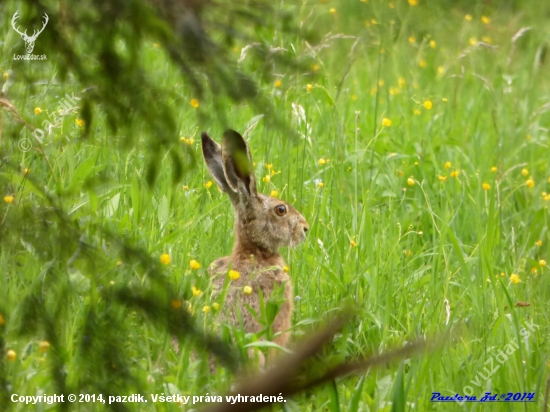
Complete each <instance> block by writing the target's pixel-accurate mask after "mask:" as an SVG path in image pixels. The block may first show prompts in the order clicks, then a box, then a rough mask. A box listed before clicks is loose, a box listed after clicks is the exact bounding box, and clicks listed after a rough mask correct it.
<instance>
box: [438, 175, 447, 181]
mask: <svg viewBox="0 0 550 412" xmlns="http://www.w3.org/2000/svg"><path fill="white" fill-rule="evenodd" d="M437 178H438V179H439V180H441V181H442V182H444V181H445V180H447V176H441V175H437Z"/></svg>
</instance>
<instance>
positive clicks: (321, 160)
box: [318, 157, 327, 166]
mask: <svg viewBox="0 0 550 412" xmlns="http://www.w3.org/2000/svg"><path fill="white" fill-rule="evenodd" d="M326 162H327V161H326V160H325V159H323V158H322V157H321V158H320V159H319V162H318V163H319V164H320V165H321V166H323V165H324V164H325V163H326Z"/></svg>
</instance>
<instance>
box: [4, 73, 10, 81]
mask: <svg viewBox="0 0 550 412" xmlns="http://www.w3.org/2000/svg"><path fill="white" fill-rule="evenodd" d="M2 77H3V78H4V80H8V78H9V77H10V74H9V73H8V72H4V74H2Z"/></svg>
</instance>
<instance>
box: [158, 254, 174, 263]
mask: <svg viewBox="0 0 550 412" xmlns="http://www.w3.org/2000/svg"><path fill="white" fill-rule="evenodd" d="M160 261H161V263H162V264H163V265H167V264H169V263H170V262H171V261H172V259H170V255H169V254H168V253H163V254H162V255H160Z"/></svg>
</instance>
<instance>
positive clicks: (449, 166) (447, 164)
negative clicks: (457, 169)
mask: <svg viewBox="0 0 550 412" xmlns="http://www.w3.org/2000/svg"><path fill="white" fill-rule="evenodd" d="M443 167H444V168H445V169H450V168H451V162H445V164H444V165H443Z"/></svg>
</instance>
